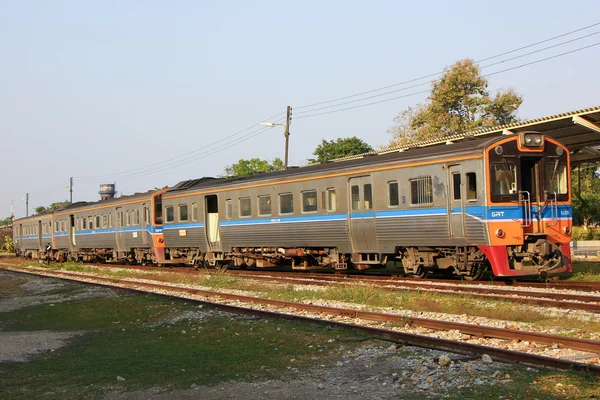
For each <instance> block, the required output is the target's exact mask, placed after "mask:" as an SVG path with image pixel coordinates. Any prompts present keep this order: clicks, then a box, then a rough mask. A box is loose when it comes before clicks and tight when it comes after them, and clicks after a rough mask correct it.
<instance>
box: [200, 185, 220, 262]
mask: <svg viewBox="0 0 600 400" xmlns="http://www.w3.org/2000/svg"><path fill="white" fill-rule="evenodd" d="M204 209H205V210H206V218H205V219H204V221H205V227H206V239H207V240H208V245H209V247H210V249H211V250H220V249H221V235H220V234H219V198H218V197H217V195H216V194H210V195H208V196H204Z"/></svg>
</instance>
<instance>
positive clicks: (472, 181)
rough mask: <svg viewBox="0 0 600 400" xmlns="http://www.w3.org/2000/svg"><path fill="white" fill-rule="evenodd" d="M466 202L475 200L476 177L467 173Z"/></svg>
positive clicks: (472, 173)
mask: <svg viewBox="0 0 600 400" xmlns="http://www.w3.org/2000/svg"><path fill="white" fill-rule="evenodd" d="M466 175H467V201H472V200H477V175H476V174H475V172H467V174H466Z"/></svg>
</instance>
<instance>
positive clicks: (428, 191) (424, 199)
mask: <svg viewBox="0 0 600 400" xmlns="http://www.w3.org/2000/svg"><path fill="white" fill-rule="evenodd" d="M409 182H410V206H411V207H427V206H432V205H433V183H432V180H431V176H419V177H418V178H413V179H410V180H409Z"/></svg>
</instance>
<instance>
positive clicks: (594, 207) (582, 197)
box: [571, 163, 600, 229]
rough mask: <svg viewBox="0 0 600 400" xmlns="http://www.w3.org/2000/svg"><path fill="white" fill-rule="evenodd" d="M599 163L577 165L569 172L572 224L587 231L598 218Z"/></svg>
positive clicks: (599, 214)
mask: <svg viewBox="0 0 600 400" xmlns="http://www.w3.org/2000/svg"><path fill="white" fill-rule="evenodd" d="M599 166H600V164H599V163H589V164H581V165H578V166H577V168H575V169H574V170H573V171H571V187H572V193H573V211H574V212H573V223H574V224H575V225H583V227H584V228H585V229H587V228H588V227H589V226H590V224H591V223H592V222H594V220H595V219H598V216H600V177H599V176H598V167H599Z"/></svg>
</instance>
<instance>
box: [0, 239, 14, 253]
mask: <svg viewBox="0 0 600 400" xmlns="http://www.w3.org/2000/svg"><path fill="white" fill-rule="evenodd" d="M2 248H3V249H4V251H6V252H9V253H14V252H15V243H14V242H13V239H12V237H10V236H5V237H4V245H3V246H2Z"/></svg>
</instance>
